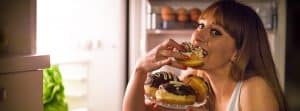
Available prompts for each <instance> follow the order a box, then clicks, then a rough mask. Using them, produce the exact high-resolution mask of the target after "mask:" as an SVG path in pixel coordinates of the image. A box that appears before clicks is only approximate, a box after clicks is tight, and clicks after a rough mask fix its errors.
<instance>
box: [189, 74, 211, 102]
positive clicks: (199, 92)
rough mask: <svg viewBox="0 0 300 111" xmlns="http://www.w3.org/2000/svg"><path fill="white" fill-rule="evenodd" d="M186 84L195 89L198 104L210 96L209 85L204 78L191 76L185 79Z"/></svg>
mask: <svg viewBox="0 0 300 111" xmlns="http://www.w3.org/2000/svg"><path fill="white" fill-rule="evenodd" d="M184 83H185V84H187V85H189V86H191V87H192V88H193V89H194V91H195V93H196V97H197V99H196V100H197V101H198V102H203V101H204V100H205V99H206V97H207V96H208V84H207V82H205V80H204V79H203V78H201V77H196V76H191V77H188V78H187V79H185V80H184Z"/></svg>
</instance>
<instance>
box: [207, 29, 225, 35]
mask: <svg viewBox="0 0 300 111" xmlns="http://www.w3.org/2000/svg"><path fill="white" fill-rule="evenodd" d="M210 33H211V34H212V35H213V36H220V35H222V33H221V32H220V31H218V30H217V29H211V30H210Z"/></svg>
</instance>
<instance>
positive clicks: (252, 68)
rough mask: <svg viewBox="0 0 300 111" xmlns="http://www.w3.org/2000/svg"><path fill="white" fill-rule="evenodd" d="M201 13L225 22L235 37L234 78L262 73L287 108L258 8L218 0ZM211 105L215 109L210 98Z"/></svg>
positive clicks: (278, 99) (279, 100)
mask: <svg viewBox="0 0 300 111" xmlns="http://www.w3.org/2000/svg"><path fill="white" fill-rule="evenodd" d="M201 17H202V18H205V19H206V20H209V21H210V20H212V21H214V22H215V23H216V24H218V25H221V26H223V28H224V29H225V30H226V31H227V32H228V33H229V34H230V35H231V36H232V37H233V39H234V40H235V46H236V48H237V49H238V53H237V56H236V60H235V61H234V62H233V63H232V68H231V73H230V74H231V77H232V78H233V79H234V80H235V81H241V80H247V79H248V78H250V77H252V76H260V77H262V78H263V79H264V80H265V81H266V82H267V83H268V85H269V86H270V87H271V88H272V91H273V93H274V95H275V97H276V100H277V102H278V104H279V110H280V111H286V110H287V103H286V100H285V97H284V94H283V91H282V89H281V87H280V84H279V81H278V77H277V72H276V68H275V64H274V61H273V58H272V54H271V50H270V46H269V42H268V37H267V33H266V30H265V28H264V25H263V23H262V21H261V19H260V18H259V16H258V15H257V14H256V12H255V11H254V10H253V9H252V8H250V7H249V6H246V5H243V4H241V3H238V2H235V1H218V2H215V3H213V4H212V5H210V6H209V7H208V8H207V9H206V10H204V12H203V13H202V14H201ZM254 74H255V75H254ZM212 98H213V97H212ZM211 101H213V100H211ZM209 107H210V109H211V108H212V109H214V103H213V102H210V104H209Z"/></svg>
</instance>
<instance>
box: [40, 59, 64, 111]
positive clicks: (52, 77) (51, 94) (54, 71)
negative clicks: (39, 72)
mask: <svg viewBox="0 0 300 111" xmlns="http://www.w3.org/2000/svg"><path fill="white" fill-rule="evenodd" d="M43 76H44V77H43V104H44V111H68V104H67V102H66V98H65V94H64V86H63V82H62V76H61V73H60V71H59V67H58V65H52V66H51V67H50V68H47V69H44V70H43Z"/></svg>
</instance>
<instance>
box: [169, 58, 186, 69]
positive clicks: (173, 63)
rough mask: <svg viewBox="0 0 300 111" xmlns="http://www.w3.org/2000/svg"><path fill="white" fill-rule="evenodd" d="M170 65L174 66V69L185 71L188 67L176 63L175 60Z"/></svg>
mask: <svg viewBox="0 0 300 111" xmlns="http://www.w3.org/2000/svg"><path fill="white" fill-rule="evenodd" d="M170 65H171V66H173V67H176V68H179V69H184V70H186V69H187V67H186V66H184V65H182V64H180V63H178V62H176V61H174V60H173V61H172V62H171V64H170Z"/></svg>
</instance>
